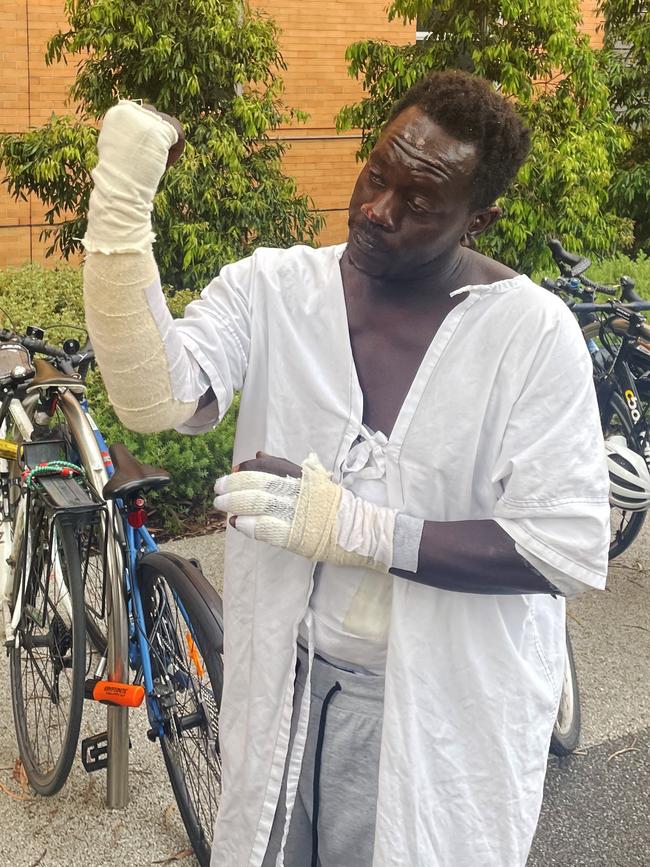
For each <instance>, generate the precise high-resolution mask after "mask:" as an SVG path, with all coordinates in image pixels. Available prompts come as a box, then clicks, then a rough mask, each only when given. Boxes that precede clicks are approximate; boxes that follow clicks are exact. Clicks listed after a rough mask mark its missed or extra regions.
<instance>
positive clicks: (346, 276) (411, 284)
mask: <svg viewBox="0 0 650 867" xmlns="http://www.w3.org/2000/svg"><path fill="white" fill-rule="evenodd" d="M472 258H473V254H471V251H468V250H466V249H465V248H463V247H459V248H458V249H457V250H454V251H453V252H452V253H450V254H449V255H448V256H447V257H445V258H444V259H442V258H439V259H436V260H435V261H434V262H430V263H427V264H426V265H425V266H423V267H422V268H420V269H418V270H417V271H412V272H408V271H404V272H403V273H397V274H394V275H393V274H391V275H390V276H388V277H384V276H377V275H372V274H368V273H366V272H364V271H362V270H361V269H360V268H358V267H357V266H356V265H355V263H354V261H353V260H352V259H351V258H350V257H349V256H348V254H347V251H346V252H345V253H344V254H343V257H342V259H341V275H342V278H343V285H344V287H345V290H346V296H348V297H350V295H354V296H356V297H358V298H365V299H366V300H368V301H373V302H374V303H386V304H388V305H394V306H396V307H412V308H414V309H422V308H423V307H430V306H435V305H436V304H438V303H439V302H440V301H441V300H443V299H448V298H449V293H450V292H453V291H454V290H455V289H460V288H462V287H463V286H465V285H467V282H468V281H467V276H468V273H469V272H471V271H472V270H473V269H472V267H471V265H472V262H471V260H472Z"/></svg>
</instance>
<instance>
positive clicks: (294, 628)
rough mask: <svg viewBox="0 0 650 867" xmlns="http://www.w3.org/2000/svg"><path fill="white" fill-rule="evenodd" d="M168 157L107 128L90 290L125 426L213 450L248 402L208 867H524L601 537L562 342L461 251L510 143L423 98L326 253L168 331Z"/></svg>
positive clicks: (452, 90) (520, 148)
mask: <svg viewBox="0 0 650 867" xmlns="http://www.w3.org/2000/svg"><path fill="white" fill-rule="evenodd" d="M174 146H175V147H176V148H177V150H178V136H177V131H176V130H175V128H174V126H173V125H171V124H170V123H168V121H167V120H165V119H164V118H162V117H161V116H158V115H155V114H152V113H151V112H148V111H146V110H145V109H143V108H141V107H140V106H137V105H133V104H129V103H120V104H119V105H118V106H117V107H116V108H114V109H112V110H111V112H109V113H108V114H107V116H106V119H105V122H104V127H103V130H102V133H101V135H100V139H99V153H100V160H99V163H98V167H97V169H96V170H95V172H94V179H95V185H96V186H95V190H94V192H93V196H92V198H91V207H90V214H89V223H88V233H87V235H86V238H85V246H86V250H87V251H88V257H87V261H86V266H85V291H86V299H87V317H88V326H89V329H90V331H91V335H92V337H93V342H94V344H95V349H96V352H97V356H98V359H99V362H100V365H101V368H102V372H103V375H104V379H105V381H106V384H107V387H108V390H109V394H110V396H111V399H112V400H113V402H114V404H115V407H116V409H117V411H118V413H119V415H120V417H121V418H122V419H123V420H124V421H125V423H126V424H128V425H130V426H131V427H134V428H136V429H139V430H145V431H146V430H156V429H160V428H162V427H176V428H177V429H179V430H181V431H185V432H188V433H192V432H200V431H202V430H207V429H210V428H211V427H212V426H214V425H215V424H216V423H218V421H219V419H220V418H221V417H222V416H223V414H224V413H225V411H226V410H227V408H228V406H229V404H230V401H231V399H232V396H233V393H234V391H236V390H241V406H240V414H239V422H238V429H237V437H236V443H235V463H236V466H235V471H234V472H233V474H232V475H230V476H228V477H226V478H225V479H220V480H219V481H218V482H217V485H216V490H217V494H218V496H217V499H216V501H215V503H216V505H217V506H218V507H219V508H221V509H223V510H224V511H227V512H229V513H230V514H231V518H230V525H231V526H230V527H229V531H228V539H227V542H228V544H227V552H226V570H225V576H226V577H225V590H224V593H225V598H224V606H225V608H224V610H225V641H226V644H225V655H224V664H225V684H224V697H223V708H222V716H221V735H222V737H221V744H222V750H223V761H224V792H223V797H222V802H221V806H220V812H219V818H218V821H217V826H216V829H215V840H214V847H213V858H212V862H213V865H215V867H216V865H224V867H226V865H227V867H239V865H242V867H243V865H260V864H264V865H265V867H268V865H272V864H276V863H277V864H286V865H287V867H304V865H307V864H312V865H322V867H357V865H358V867H370V865H374V867H384V865H404V867H406V865H408V867H415V865H427V867H522V865H524V864H525V862H526V859H527V855H528V851H529V848H530V844H531V840H532V837H533V834H534V830H535V826H536V822H537V817H538V813H539V808H540V804H541V798H542V790H543V781H544V773H545V767H546V755H547V750H548V744H549V740H550V735H551V730H552V727H553V722H554V719H555V715H556V711H557V706H558V701H559V695H560V688H561V681H562V675H563V667H564V629H565V611H564V598H563V596H564V595H570V594H574V593H576V592H579V591H580V590H582V589H584V588H585V587H602V586H603V585H604V581H605V574H606V563H607V546H608V541H609V534H608V520H609V506H608V479H607V472H606V466H605V458H604V452H603V447H602V438H601V434H600V428H599V422H598V413H597V409H596V403H595V397H594V392H593V387H592V382H591V364H590V361H589V358H588V353H587V351H586V348H585V345H584V341H583V340H582V338H581V335H580V331H579V329H578V327H577V325H576V323H575V321H574V319H573V317H572V316H571V314H570V313H569V311H568V310H567V309H566V308H565V307H564V305H563V304H562V303H561V302H560V301H559V300H558V299H556V298H554V297H553V296H551V295H550V294H548V293H545V292H544V291H543V290H541V289H539V288H538V287H536V286H535V285H534V284H532V283H531V281H530V280H528V279H527V278H525V277H522V276H518V275H517V274H515V272H513V271H511V270H510V269H509V268H506V267H505V266H503V265H501V264H499V263H497V262H495V261H493V260H491V259H488V258H486V257H485V256H482V255H481V254H479V253H477V252H476V251H474V250H471V249H468V247H467V246H466V242H467V238H468V237H470V238H473V237H475V236H477V235H478V234H480V233H481V232H482V231H484V230H485V229H486V228H488V227H489V226H490V225H491V224H492V223H493V222H494V221H495V220H496V219H497V217H498V214H499V211H498V209H497V208H496V207H495V206H494V201H495V200H496V199H497V198H498V196H500V195H501V194H502V193H503V191H504V189H505V188H506V186H507V185H508V183H509V182H510V180H511V179H512V178H513V177H514V175H515V174H516V171H517V169H518V168H519V166H520V164H521V163H522V162H523V160H524V158H525V156H526V153H527V150H528V133H527V131H526V130H525V128H524V126H523V125H522V123H521V121H520V120H519V118H518V116H517V115H516V113H515V111H514V109H513V108H512V106H511V105H510V104H509V103H508V102H507V101H506V100H504V99H502V98H501V97H500V96H499V95H497V94H496V93H495V92H494V91H493V89H492V88H491V86H490V85H489V84H488V83H487V82H484V81H482V80H480V79H478V78H476V77H473V76H469V75H466V74H464V73H460V72H447V73H437V74H434V75H432V76H430V77H429V78H427V79H425V80H423V81H422V82H420V83H419V84H417V85H416V86H415V87H414V88H413V89H412V90H411V91H409V92H408V93H407V94H406V96H405V97H404V98H403V99H402V100H401V102H400V103H398V104H397V106H396V107H395V109H394V110H393V113H392V115H391V118H390V119H389V122H388V123H387V125H386V127H385V128H384V130H383V132H382V135H381V137H380V139H379V141H378V143H377V145H376V146H375V148H374V150H373V152H372V154H371V155H370V158H369V160H368V163H367V164H366V165H365V166H364V168H363V170H362V171H361V173H360V175H359V178H358V180H357V184H356V186H355V189H354V192H353V195H352V199H351V203H350V218H349V226H350V232H349V239H348V243H347V245H340V246H338V247H333V248H323V249H319V250H312V249H309V248H305V247H295V248H292V249H290V250H286V251H281V250H258V251H257V252H256V253H255V254H254V255H253V256H252V257H250V258H249V259H246V260H243V261H241V262H238V263H235V264H233V265H229V266H227V267H225V268H224V269H223V270H222V272H221V274H220V275H219V277H217V278H216V279H215V280H214V281H213V282H212V283H211V284H210V285H209V286H208V287H207V288H206V289H205V290H204V292H203V294H202V297H201V299H200V300H199V301H196V302H193V303H192V304H190V305H189V307H188V308H187V310H186V313H185V317H184V319H183V320H180V321H177V322H172V320H171V317H170V316H169V313H168V312H167V309H166V307H165V304H164V300H163V296H162V293H161V291H160V285H159V281H158V279H157V270H156V266H155V262H154V259H153V255H152V253H151V242H152V240H153V235H152V232H151V226H150V222H149V214H150V210H151V200H152V198H153V195H154V192H155V189H156V186H157V183H158V181H159V179H160V176H161V175H162V173H163V171H164V168H165V163H166V161H167V160H168V156H167V153H168V149H169V148H170V147H174ZM174 156H175V154H172V157H170V158H169V159H173V157H174ZM461 241H463V243H462V244H461ZM136 334H137V335H138V341H137V342H135V341H134V340H133V337H134V336H136ZM134 343H137V345H135V346H134Z"/></svg>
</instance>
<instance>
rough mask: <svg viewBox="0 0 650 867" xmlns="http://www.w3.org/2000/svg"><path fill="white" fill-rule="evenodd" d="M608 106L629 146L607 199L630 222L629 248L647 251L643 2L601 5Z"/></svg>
mask: <svg viewBox="0 0 650 867" xmlns="http://www.w3.org/2000/svg"><path fill="white" fill-rule="evenodd" d="M600 12H601V14H602V15H603V16H604V18H605V22H606V24H605V44H604V51H605V59H606V62H607V64H608V70H609V75H610V86H611V91H612V100H611V101H612V106H613V108H614V110H615V112H616V116H617V119H618V123H619V124H620V125H621V126H622V127H623V129H624V130H625V131H626V132H627V134H628V136H629V139H630V147H629V148H628V149H627V150H626V151H625V152H624V153H623V154H622V155H621V158H620V159H619V163H618V171H617V172H616V175H615V177H614V180H613V183H612V187H611V200H612V203H613V205H614V207H615V208H616V209H617V210H618V211H619V213H621V214H626V215H627V216H629V217H631V218H632V219H633V220H634V249H635V251H638V250H645V252H646V253H648V252H650V192H649V191H650V23H649V22H648V2H647V0H603V2H602V4H601V7H600Z"/></svg>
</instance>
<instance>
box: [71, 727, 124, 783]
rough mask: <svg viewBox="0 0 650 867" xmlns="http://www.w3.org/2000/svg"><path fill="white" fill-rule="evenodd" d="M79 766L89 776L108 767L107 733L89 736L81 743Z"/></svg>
mask: <svg viewBox="0 0 650 867" xmlns="http://www.w3.org/2000/svg"><path fill="white" fill-rule="evenodd" d="M129 749H131V738H129ZM81 764H82V765H83V766H84V768H85V769H86V771H88V773H89V774H92V773H93V772H94V771H102V770H104V768H106V767H108V732H100V733H99V734H98V735H90V737H87V738H84V739H83V740H82V742H81Z"/></svg>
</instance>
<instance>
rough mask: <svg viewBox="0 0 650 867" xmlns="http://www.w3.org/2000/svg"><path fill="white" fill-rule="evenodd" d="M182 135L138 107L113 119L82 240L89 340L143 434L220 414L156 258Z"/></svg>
mask: <svg viewBox="0 0 650 867" xmlns="http://www.w3.org/2000/svg"><path fill="white" fill-rule="evenodd" d="M177 138H178V133H177V131H176V130H175V128H174V127H173V126H172V125H171V124H170V123H168V122H167V121H165V120H164V119H163V118H161V117H160V116H159V115H157V114H155V113H154V112H151V111H148V110H147V109H144V108H142V106H140V105H138V104H137V103H133V102H127V101H121V102H119V103H118V105H116V106H114V107H113V108H111V109H110V110H109V111H108V112H107V114H106V116H105V118H104V122H103V125H102V129H101V132H100V134H99V138H98V142H97V149H98V154H99V160H98V163H97V166H96V168H95V169H94V171H93V173H92V177H93V181H94V188H93V191H92V193H91V196H90V204H89V210H88V228H87V231H86V235H85V237H84V239H83V245H84V248H85V250H86V253H87V256H86V261H85V265H84V301H85V305H86V323H87V327H88V333H89V335H90V338H91V341H92V344H93V347H94V350H95V355H96V358H97V362H98V364H99V367H100V369H101V372H102V377H103V379H104V383H105V385H106V389H107V391H108V395H109V397H110V400H111V403H112V404H113V407H114V408H115V411H116V413H117V415H118V417H119V418H120V420H121V421H122V422H123V424H125V425H126V426H127V427H128V428H130V429H131V430H135V431H138V432H140V433H150V432H152V431H159V430H163V429H165V428H174V427H179V426H181V425H183V424H184V423H186V422H188V420H190V419H193V420H195V419H196V418H197V410H200V411H201V412H202V413H203V414H204V415H205V414H209V415H210V416H211V418H214V419H216V418H217V415H218V411H217V407H216V402H215V398H214V395H213V394H212V392H211V390H210V387H209V382H208V379H207V377H206V375H205V374H204V373H203V371H202V370H201V368H200V366H199V364H198V363H197V361H196V360H195V358H194V357H193V356H192V354H191V353H190V352H189V351H188V349H187V348H186V347H185V346H184V344H183V341H182V339H181V336H180V334H179V333H178V332H177V331H176V329H175V327H174V322H173V320H172V317H171V314H170V312H169V310H168V309H167V305H166V302H165V299H164V296H163V293H162V288H161V285H160V278H159V275H158V268H157V265H156V262H155V259H154V256H153V252H152V242H153V240H154V234H153V231H152V228H151V211H152V209H153V198H154V195H155V193H156V190H157V187H158V183H159V182H160V178H161V177H162V175H163V173H164V171H165V166H166V163H167V158H168V153H169V148H170V147H171V146H172V145H173V144H175V142H176V141H177Z"/></svg>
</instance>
